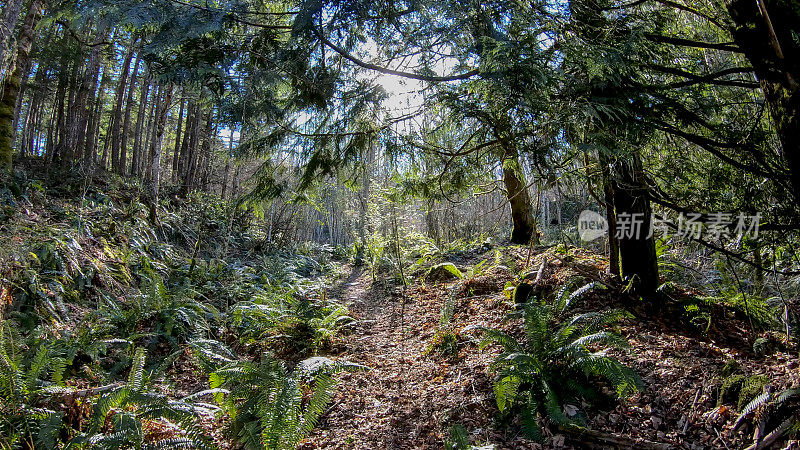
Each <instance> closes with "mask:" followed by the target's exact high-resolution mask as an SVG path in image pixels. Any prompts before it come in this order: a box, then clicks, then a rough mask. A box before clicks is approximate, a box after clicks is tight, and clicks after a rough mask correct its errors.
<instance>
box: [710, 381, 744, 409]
mask: <svg viewBox="0 0 800 450" xmlns="http://www.w3.org/2000/svg"><path fill="white" fill-rule="evenodd" d="M744 380H745V376H744V375H741V374H736V375H730V376H728V377H727V378H725V381H724V382H723V383H722V386H721V387H720V388H719V398H717V406H721V405H723V404H725V403H733V402H734V401H736V400H738V398H739V392H740V391H741V390H742V384H744Z"/></svg>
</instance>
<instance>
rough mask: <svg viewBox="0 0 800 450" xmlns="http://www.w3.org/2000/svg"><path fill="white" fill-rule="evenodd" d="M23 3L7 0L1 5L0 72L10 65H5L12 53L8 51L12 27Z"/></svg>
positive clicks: (15, 23)
mask: <svg viewBox="0 0 800 450" xmlns="http://www.w3.org/2000/svg"><path fill="white" fill-rule="evenodd" d="M23 3H24V2H23V0H9V1H7V2H5V5H4V6H3V14H2V16H0V19H2V20H0V73H2V71H3V70H2V69H4V68H6V67H10V66H7V65H6V58H8V56H9V54H11V53H12V52H11V51H10V49H11V39H12V36H14V29H15V28H16V27H17V21H19V13H20V11H22V4H23ZM9 72H10V71H9Z"/></svg>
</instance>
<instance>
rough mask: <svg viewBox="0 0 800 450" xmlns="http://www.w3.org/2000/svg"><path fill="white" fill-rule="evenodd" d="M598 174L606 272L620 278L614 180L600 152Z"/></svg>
mask: <svg viewBox="0 0 800 450" xmlns="http://www.w3.org/2000/svg"><path fill="white" fill-rule="evenodd" d="M598 158H599V162H600V173H601V175H602V177H603V201H604V202H605V208H606V220H607V221H608V272H609V273H610V274H612V275H616V276H622V274H621V273H620V269H619V241H618V240H617V212H616V208H615V206H614V191H615V186H614V184H613V183H614V180H613V179H612V177H611V161H610V159H609V157H608V155H606V154H605V153H604V152H603V151H602V150H601V151H600V153H599V155H598Z"/></svg>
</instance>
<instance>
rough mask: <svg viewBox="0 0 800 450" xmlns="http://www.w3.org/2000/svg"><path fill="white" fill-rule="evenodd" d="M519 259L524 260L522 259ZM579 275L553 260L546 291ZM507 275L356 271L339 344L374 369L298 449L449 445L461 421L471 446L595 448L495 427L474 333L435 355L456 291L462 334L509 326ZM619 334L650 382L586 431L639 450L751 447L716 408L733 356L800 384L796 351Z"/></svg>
mask: <svg viewBox="0 0 800 450" xmlns="http://www.w3.org/2000/svg"><path fill="white" fill-rule="evenodd" d="M509 253H510V252H509ZM523 253H524V252H523ZM514 256H515V257H516V258H517V259H518V260H520V261H524V258H525V255H524V254H518V255H514ZM536 258H539V259H541V258H544V256H543V255H537V256H536ZM535 263H536V264H532V265H533V266H536V265H538V264H539V262H538V259H537V261H536V262H535ZM348 269H349V268H348ZM570 276H574V274H573V273H572V271H571V270H569V269H568V268H567V267H562V266H560V265H556V264H553V265H552V267H550V268H549V269H548V271H547V275H546V278H547V284H548V285H549V286H554V287H557V286H560V285H562V284H563V283H564V280H565V279H567V278H568V277H570ZM510 279H511V275H510V274H509V273H501V272H491V271H490V272H489V273H487V274H485V275H484V276H479V277H476V278H472V279H469V280H464V281H454V280H450V281H445V282H439V283H433V282H430V281H428V282H423V281H421V280H419V279H418V280H417V281H416V282H415V283H414V284H413V285H412V286H410V287H409V288H408V289H407V290H406V291H405V292H404V291H403V290H402V289H400V288H397V287H395V286H393V285H392V284H391V283H390V282H388V281H386V280H378V281H377V282H373V281H372V279H371V276H370V274H369V273H368V272H362V271H360V270H359V269H357V268H356V269H352V271H351V272H350V274H349V276H348V277H347V279H346V280H345V281H344V282H343V283H342V284H341V285H340V286H338V287H337V288H335V289H332V290H331V294H330V295H331V297H333V298H336V299H338V300H339V301H341V302H343V303H345V304H346V305H348V307H349V308H350V312H351V315H352V316H354V317H355V318H356V319H358V326H357V327H356V328H355V330H353V332H352V333H350V334H349V335H346V336H343V337H342V338H341V340H342V342H340V343H339V345H337V346H336V347H337V348H340V349H342V350H341V352H340V353H339V354H336V355H334V356H336V357H338V358H343V359H347V360H350V361H353V362H356V363H360V364H364V365H366V366H368V367H371V368H372V370H370V371H367V372H359V373H354V374H344V375H343V376H342V379H341V382H340V384H339V388H338V391H337V394H336V396H335V398H334V401H333V404H332V406H331V408H330V409H329V412H328V414H326V415H325V416H324V417H323V419H322V421H321V423H320V424H319V426H318V427H317V428H316V429H315V431H314V432H313V434H312V435H311V436H310V437H309V438H308V439H307V440H306V442H305V444H304V445H302V446H301V448H306V449H314V448H337V449H338V448H342V449H412V448H413V449H420V448H429V449H434V448H435V449H441V448H443V444H444V442H445V441H446V439H447V437H448V434H449V430H450V428H451V427H452V426H453V425H455V424H461V425H463V426H464V428H465V429H466V430H469V432H470V433H471V434H472V435H471V441H472V443H473V444H477V445H482V444H485V443H493V444H494V445H495V448H497V449H498V450H499V449H505V448H513V449H526V448H558V449H563V448H587V447H586V442H585V441H584V440H583V438H581V437H579V436H578V437H576V436H572V437H571V438H570V437H567V441H568V442H567V443H566V444H565V436H560V435H548V436H547V439H546V443H545V445H543V446H537V445H536V444H534V443H532V442H530V441H528V440H525V439H523V438H522V437H521V436H519V435H517V434H515V433H516V431H514V430H518V429H519V427H518V426H514V425H513V424H512V426H503V425H502V424H500V423H498V422H497V419H496V416H497V407H496V406H495V405H494V400H493V398H492V387H491V383H490V377H489V375H488V372H487V367H488V365H489V361H490V360H491V358H492V352H491V349H487V350H489V351H478V349H477V346H476V345H475V344H474V342H471V341H470V339H469V333H459V338H458V346H459V354H458V356H457V357H456V358H454V359H446V358H445V357H443V356H441V355H438V354H436V353H433V354H428V351H427V350H428V347H429V345H430V342H431V341H432V338H433V336H434V334H435V333H436V331H437V329H438V328H439V326H440V325H439V321H440V317H441V311H442V307H443V305H444V304H445V301H446V299H447V298H448V297H449V296H450V293H451V291H452V292H453V294H454V295H452V298H454V299H455V301H454V304H453V311H454V314H453V319H452V322H451V324H452V326H453V327H454V329H455V330H463V329H464V328H465V327H467V326H469V325H479V324H480V325H484V326H490V327H498V326H505V325H502V324H504V323H505V324H506V325H507V322H503V320H502V319H503V317H504V316H505V315H506V313H507V312H508V311H509V309H510V308H511V306H510V304H509V303H508V302H507V301H506V300H505V299H504V297H503V295H502V290H503V286H504V284H505V283H506V282H507V281H509V280H510ZM611 300H613V295H611V294H609V295H604V294H598V295H597V296H596V298H594V300H592V301H591V302H589V300H588V299H587V300H586V301H587V303H585V304H583V305H582V306H581V307H582V308H585V310H601V309H607V308H609V306H608V305H609V303H608V302H609V301H611ZM723 319H724V320H723ZM716 320H717V323H718V324H719V325H720V326H723V324H724V327H725V329H726V330H727V331H730V330H732V329H733V328H735V326H737V324H739V325H742V324H743V322H742V323H739V322H737V321H736V320H735V319H734V318H732V317H731V318H727V319H726V318H723V317H718V318H717V319H716ZM618 332H619V333H620V334H621V335H622V336H624V337H625V338H627V340H628V341H629V343H630V344H631V350H630V351H618V350H615V351H612V352H611V355H612V356H615V357H617V358H619V359H620V360H621V362H623V364H625V365H627V366H628V367H631V368H632V369H633V370H634V371H636V372H637V373H638V374H640V375H641V377H642V379H643V382H644V389H643V390H642V391H641V392H640V393H638V394H636V395H634V396H632V397H630V398H628V399H626V401H623V402H618V403H615V404H609V405H605V406H603V407H601V408H597V407H590V406H587V407H586V414H587V421H588V425H589V428H591V429H593V430H596V431H598V432H602V434H603V435H605V436H608V437H611V438H619V439H622V440H624V441H626V442H628V443H634V444H631V445H628V447H632V448H639V447H638V446H637V444H636V443H639V442H643V441H648V442H651V443H652V442H656V443H661V444H667V445H669V446H672V447H673V448H685V449H704V448H726V447H727V448H743V447H745V446H746V445H749V443H750V441H751V440H750V438H749V434H752V433H751V432H750V433H749V434H748V433H742V432H733V431H732V430H731V428H732V425H733V422H734V421H735V419H736V417H737V415H738V413H736V412H734V411H732V408H734V407H735V405H734V404H728V405H727V406H720V405H719V404H718V391H719V386H720V385H721V383H722V382H723V381H724V377H723V376H722V375H721V372H720V371H721V370H722V367H723V366H724V365H726V364H728V362H729V361H731V360H735V361H736V363H737V364H738V365H739V366H740V369H739V373H742V374H745V375H747V376H751V375H763V376H765V377H767V378H768V379H769V380H770V383H771V384H772V385H773V386H775V387H776V388H777V389H779V390H780V389H784V388H786V387H789V386H796V385H799V384H800V374H798V373H797V371H796V368H797V367H798V365H800V363H798V358H797V355H796V353H794V351H793V352H792V353H785V352H776V353H774V354H771V355H769V356H765V357H755V356H754V355H752V354H751V353H749V352H747V351H746V347H745V349H744V350H742V349H739V348H734V347H731V346H730V345H728V344H727V343H728V340H726V339H721V340H716V338H715V336H703V335H701V334H699V333H696V332H688V333H687V330H680V329H673V328H671V326H670V325H669V324H667V323H662V322H661V321H650V320H638V319H634V320H629V321H627V322H625V323H624V324H621V325H620V326H619V327H618ZM722 337H724V336H722ZM751 338H752V336H751ZM609 442H610V441H609ZM599 447H600V448H604V447H607V446H604V445H602V444H601V445H599Z"/></svg>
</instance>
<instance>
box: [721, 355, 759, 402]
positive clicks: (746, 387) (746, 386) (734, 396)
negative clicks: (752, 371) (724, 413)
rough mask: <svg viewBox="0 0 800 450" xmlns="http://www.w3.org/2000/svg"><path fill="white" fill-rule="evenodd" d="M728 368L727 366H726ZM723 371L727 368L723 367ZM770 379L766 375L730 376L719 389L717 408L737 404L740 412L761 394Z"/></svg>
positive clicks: (738, 374)
mask: <svg viewBox="0 0 800 450" xmlns="http://www.w3.org/2000/svg"><path fill="white" fill-rule="evenodd" d="M726 366H727V364H726ZM723 370H725V368H724V367H723ZM768 381H769V379H768V378H767V377H766V376H764V375H751V376H746V375H742V374H740V373H737V374H733V375H729V376H728V377H727V378H725V381H723V383H722V386H720V388H719V397H718V398H717V406H721V405H723V404H730V403H734V402H735V403H736V407H737V409H738V410H740V411H741V410H742V408H744V406H745V405H747V404H748V403H750V401H752V400H753V399H754V398H756V397H757V396H758V395H760V394H761V392H763V390H764V386H765V385H766V384H767V382H768Z"/></svg>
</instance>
